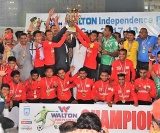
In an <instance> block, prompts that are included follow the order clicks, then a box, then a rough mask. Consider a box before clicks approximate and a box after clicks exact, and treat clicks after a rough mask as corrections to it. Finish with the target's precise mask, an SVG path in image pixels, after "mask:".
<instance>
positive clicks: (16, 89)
mask: <svg viewBox="0 0 160 133" xmlns="http://www.w3.org/2000/svg"><path fill="white" fill-rule="evenodd" d="M11 77H12V81H11V82H10V83H9V85H10V100H11V101H12V102H13V107H14V106H17V107H19V103H25V102H26V88H25V85H24V84H23V83H22V82H21V81H20V72H19V71H17V70H15V71H12V72H11Z"/></svg>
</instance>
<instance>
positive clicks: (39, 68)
mask: <svg viewBox="0 0 160 133" xmlns="http://www.w3.org/2000/svg"><path fill="white" fill-rule="evenodd" d="M34 69H36V70H37V71H38V73H39V75H40V76H41V77H44V70H45V67H44V66H43V67H35V68H34Z"/></svg>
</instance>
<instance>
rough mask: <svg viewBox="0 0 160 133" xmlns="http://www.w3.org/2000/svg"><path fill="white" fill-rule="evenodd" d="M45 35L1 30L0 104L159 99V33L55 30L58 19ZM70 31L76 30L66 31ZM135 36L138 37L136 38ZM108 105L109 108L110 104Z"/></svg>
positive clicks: (147, 101) (146, 102) (109, 29)
mask: <svg viewBox="0 0 160 133" xmlns="http://www.w3.org/2000/svg"><path fill="white" fill-rule="evenodd" d="M53 14H54V10H50V12H49V15H48V19H47V22H46V31H45V32H42V31H39V30H38V29H39V27H40V25H41V24H39V25H37V27H36V28H37V29H35V31H33V32H31V31H29V30H28V33H24V32H22V31H17V32H16V33H15V35H16V37H17V40H14V38H13V30H12V29H11V28H7V29H6V30H5V34H4V36H3V37H2V38H1V39H0V52H1V55H0V86H1V92H0V100H1V101H6V103H5V105H3V106H5V107H6V108H9V109H12V108H13V107H14V106H17V107H19V103H73V104H93V103H106V104H108V106H110V107H112V105H113V104H122V105H130V104H132V105H134V106H138V105H151V104H152V102H153V101H154V100H155V99H158V98H159V97H160V78H159V76H160V64H159V63H160V46H159V45H160V35H159V36H158V37H155V36H150V35H148V32H147V29H146V28H141V29H140V32H139V35H136V33H135V31H133V30H130V31H124V32H123V36H124V38H121V34H120V33H118V32H115V33H114V32H113V27H112V26H111V25H106V26H105V27H104V31H103V32H97V31H92V32H91V33H87V32H83V31H82V30H81V29H80V28H79V26H78V25H77V24H76V23H75V22H72V21H71V22H70V23H67V22H66V25H65V26H64V27H63V28H62V29H60V28H59V25H58V19H59V16H56V18H55V25H51V26H50V25H49V22H50V18H51V16H52V15H53ZM70 27H74V28H75V29H76V32H70V31H69V30H68V29H69V28H70ZM136 36H138V37H137V38H136ZM113 106H114V105H113ZM0 113H2V111H1V110H0Z"/></svg>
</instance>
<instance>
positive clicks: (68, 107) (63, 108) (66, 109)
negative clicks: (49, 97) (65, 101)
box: [58, 106, 70, 113]
mask: <svg viewBox="0 0 160 133" xmlns="http://www.w3.org/2000/svg"><path fill="white" fill-rule="evenodd" d="M58 108H59V110H60V111H61V112H62V113H63V112H64V113H67V112H68V110H69V109H70V106H67V107H65V106H63V107H61V106H58Z"/></svg>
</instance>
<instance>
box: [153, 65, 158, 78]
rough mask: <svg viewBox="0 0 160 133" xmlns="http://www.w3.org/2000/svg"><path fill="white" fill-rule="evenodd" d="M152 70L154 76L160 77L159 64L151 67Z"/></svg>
mask: <svg viewBox="0 0 160 133" xmlns="http://www.w3.org/2000/svg"><path fill="white" fill-rule="evenodd" d="M152 70H153V72H154V73H155V74H156V76H159V77H160V64H154V65H153V66H152Z"/></svg>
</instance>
